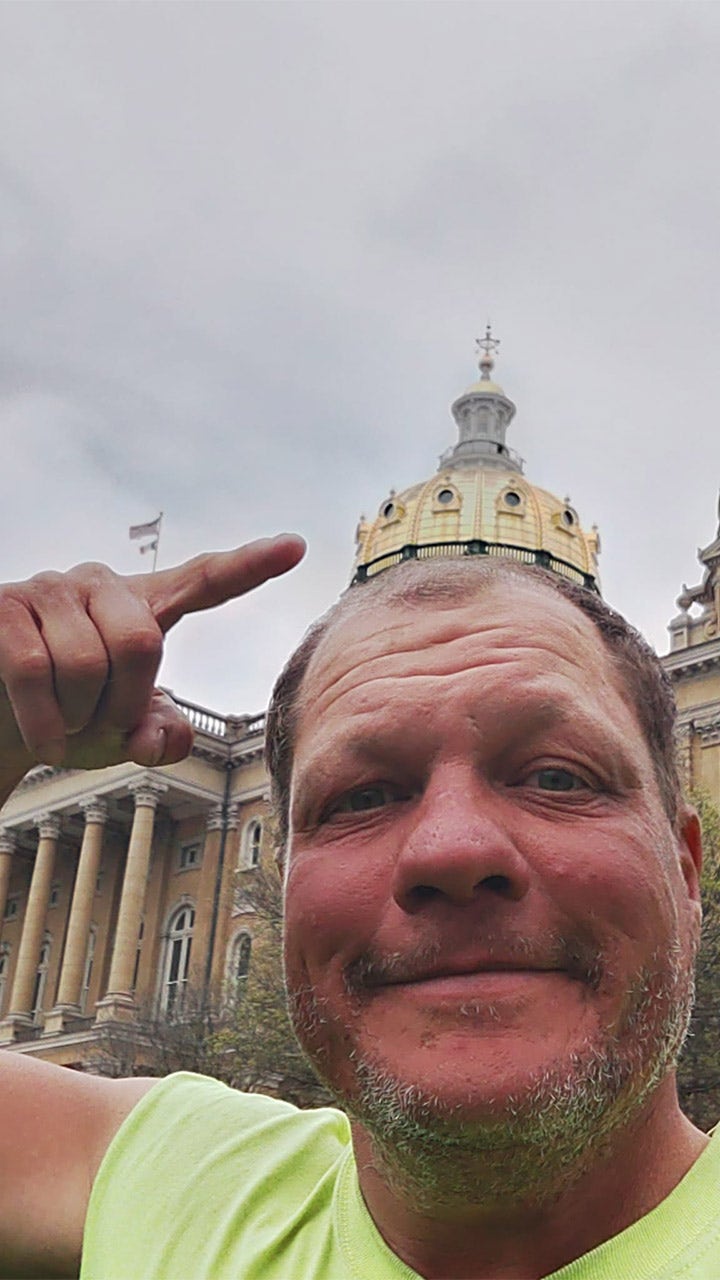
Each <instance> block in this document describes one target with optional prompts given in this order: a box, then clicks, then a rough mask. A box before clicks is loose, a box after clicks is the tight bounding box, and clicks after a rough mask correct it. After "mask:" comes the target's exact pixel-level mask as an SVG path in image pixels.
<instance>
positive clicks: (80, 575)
mask: <svg viewBox="0 0 720 1280" xmlns="http://www.w3.org/2000/svg"><path fill="white" fill-rule="evenodd" d="M65 577H66V578H68V579H69V580H70V581H71V582H73V583H76V582H77V583H79V584H81V585H83V586H89V587H97V586H100V585H102V584H104V583H107V582H114V581H115V580H116V579H117V577H118V575H117V574H116V573H115V572H114V570H113V569H111V568H110V567H109V566H108V565H106V564H102V563H101V562H100V561H99V560H85V561H84V562H83V563H82V564H76V565H75V566H74V567H73V568H72V569H69V570H68V572H67V573H66V574H65Z"/></svg>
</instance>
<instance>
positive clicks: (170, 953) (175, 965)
mask: <svg viewBox="0 0 720 1280" xmlns="http://www.w3.org/2000/svg"><path fill="white" fill-rule="evenodd" d="M194 925H195V910H194V908H193V907H191V906H190V904H189V903H185V904H184V905H183V906H181V907H178V908H177V910H176V911H174V912H173V914H172V916H171V917H170V924H169V927H168V932H167V938H166V942H165V956H164V961H163V973H162V985H161V988H160V1008H161V1009H162V1010H164V1012H165V1013H172V1011H173V1010H174V1009H177V1007H178V1005H179V1004H180V1003H181V1002H182V997H183V992H184V991H185V987H186V984H187V979H188V970H189V968H190V950H191V947H192V936H193V928H194Z"/></svg>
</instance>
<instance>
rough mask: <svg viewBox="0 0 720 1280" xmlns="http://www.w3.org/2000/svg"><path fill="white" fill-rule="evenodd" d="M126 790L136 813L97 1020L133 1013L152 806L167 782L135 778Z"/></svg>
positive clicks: (155, 805) (152, 818) (151, 829)
mask: <svg viewBox="0 0 720 1280" xmlns="http://www.w3.org/2000/svg"><path fill="white" fill-rule="evenodd" d="M128 790H129V791H131V792H132V794H133V795H134V796H135V815H134V817H133V824H132V830H131V832H130V843H129V845H128V852H127V861H126V863H125V874H124V876H123V887H122V894H121V897H120V910H119V911H118V919H117V927H116V929H115V943H114V946H113V956H112V963H111V965H110V979H109V981H108V989H107V993H106V995H105V996H104V997H103V999H102V1000H100V1001H98V1006H97V1021H98V1022H109V1021H115V1020H117V1019H118V1018H123V1017H125V1018H127V1017H128V1016H129V1015H131V1013H132V1008H133V1004H134V999H133V994H132V991H131V989H130V988H131V986H132V979H133V970H134V968H135V954H136V952H137V943H138V934H139V932H140V921H141V919H142V911H143V905H144V902H145V889H146V887H147V877H148V868H149V866H150V854H151V851H152V838H153V829H154V826H155V810H156V809H157V806H158V801H159V799H160V796H161V795H162V794H163V792H165V791H167V784H166V783H164V782H155V781H151V782H147V781H146V782H137V783H132V784H131V785H130V787H129V788H128Z"/></svg>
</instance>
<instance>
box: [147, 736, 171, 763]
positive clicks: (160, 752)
mask: <svg viewBox="0 0 720 1280" xmlns="http://www.w3.org/2000/svg"><path fill="white" fill-rule="evenodd" d="M155 741H156V746H155V750H154V751H153V753H152V756H151V758H150V760H149V761H148V763H149V764H151V765H153V764H159V763H160V761H161V760H162V759H163V757H164V755H165V751H166V749H167V733H166V732H165V730H164V729H158V732H157V737H156V740H155Z"/></svg>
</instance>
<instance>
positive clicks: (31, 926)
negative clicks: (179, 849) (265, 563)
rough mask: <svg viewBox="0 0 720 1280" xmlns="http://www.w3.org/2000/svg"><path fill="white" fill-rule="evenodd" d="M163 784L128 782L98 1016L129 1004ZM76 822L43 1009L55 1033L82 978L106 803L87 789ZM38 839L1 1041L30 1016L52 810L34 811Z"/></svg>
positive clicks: (7, 863) (2, 868) (75, 1007)
mask: <svg viewBox="0 0 720 1280" xmlns="http://www.w3.org/2000/svg"><path fill="white" fill-rule="evenodd" d="M167 789H168V788H167V784H166V783H163V782H158V781H155V780H154V779H153V780H140V781H138V782H136V783H131V784H130V785H129V787H128V790H129V791H130V792H131V793H132V795H133V798H134V802H135V803H134V812H133V820H132V827H131V831H130V841H129V845H128V851H127V858H126V862H125V869H124V875H123V884H122V892H121V896H120V907H119V911H118V917H117V923H116V927H115V937H114V943H113V950H112V960H111V964H110V977H109V981H108V986H107V991H106V992H105V995H104V996H103V998H102V1000H100V1001H99V1003H98V1006H97V1019H98V1021H107V1020H112V1019H115V1018H117V1017H122V1016H123V1014H125V1016H127V1012H128V1010H129V1009H130V1008H131V1007H132V1004H133V998H132V982H133V972H134V967H135V956H136V952H137V941H138V935H139V931H140V923H141V920H142V913H143V906H144V899H145V888H146V884H147V877H148V870H149V866H150V855H151V851H152V841H153V832H154V827H155V815H156V811H157V806H158V803H159V801H160V798H161V796H162V795H163V793H164V792H166V791H167ZM81 807H82V810H83V814H84V830H83V837H82V843H81V846H80V856H79V860H78V867H77V874H76V876H75V885H74V889H73V895H72V901H71V904H70V912H69V917H68V924H67V931H66V937H65V949H64V953H63V958H62V965H61V969H60V978H59V985H58V996H57V1003H56V1004H55V1007H54V1008H53V1009H52V1010H51V1011H50V1012H49V1013H47V1014H46V1015H45V1031H46V1032H47V1033H49V1034H52V1033H59V1032H61V1031H62V1030H63V1029H64V1027H65V1026H66V1024H67V1022H68V1021H71V1020H72V1019H73V1018H77V1017H79V1016H80V1015H81V1012H82V1009H81V999H82V983H83V976H84V971H85V961H86V954H87V945H88V935H89V930H90V923H91V920H92V913H93V902H94V898H95V890H96V885H97V878H98V872H99V869H100V863H101V859H102V853H103V839H104V834H105V827H106V823H107V816H108V810H107V804H106V802H105V801H104V800H101V799H98V798H97V797H96V796H91V797H89V798H87V799H86V800H84V801H83V803H82V806H81ZM35 825H36V827H37V830H38V846H37V852H36V855H35V860H34V864H33V871H32V878H31V881H30V889H29V892H28V898H27V903H26V907H25V914H24V919H23V926H22V932H21V935H20V941H19V945H18V951H17V960H16V963H15V972H14V976H13V983H12V990H11V994H10V1000H9V1004H8V1006H7V1013H6V1015H5V1017H4V1018H3V1020H2V1022H0V1044H3V1043H4V1044H8V1043H10V1042H12V1041H13V1040H15V1039H17V1038H18V1036H19V1035H22V1032H23V1029H26V1028H28V1027H30V1026H32V1024H33V1010H32V1000H33V990H34V984H35V978H36V974H37V969H38V961H39V957H40V950H41V947H42V941H43V933H44V929H45V921H46V914H47V909H48V902H49V898H50V890H51V887H52V881H53V873H54V869H55V863H56V859H57V851H58V844H59V839H60V829H61V821H60V817H59V815H58V814H48V813H45V814H41V815H39V816H38V817H37V818H36V819H35ZM16 845H17V835H16V833H15V832H14V831H13V830H12V829H7V828H6V829H5V830H4V831H3V832H2V833H0V920H2V919H3V917H4V915H5V910H6V905H7V896H8V888H9V884H10V870H11V864H12V857H13V854H14V852H15V849H16Z"/></svg>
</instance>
